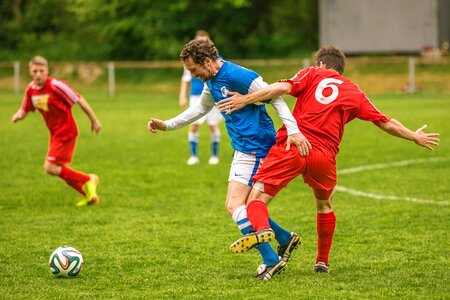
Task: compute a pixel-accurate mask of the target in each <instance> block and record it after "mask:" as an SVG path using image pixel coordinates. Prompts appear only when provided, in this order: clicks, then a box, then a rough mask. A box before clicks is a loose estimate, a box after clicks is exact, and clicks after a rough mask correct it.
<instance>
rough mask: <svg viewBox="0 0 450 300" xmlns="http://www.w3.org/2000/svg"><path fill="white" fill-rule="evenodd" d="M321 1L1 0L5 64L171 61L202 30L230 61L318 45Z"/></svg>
mask: <svg viewBox="0 0 450 300" xmlns="http://www.w3.org/2000/svg"><path fill="white" fill-rule="evenodd" d="M317 2H318V1H317V0H214V1H211V0H114V1H112V0H1V4H0V45H1V47H0V60H15V59H25V60H26V59H29V57H31V56H33V55H35V54H38V53H39V54H42V55H45V56H47V57H48V58H49V59H51V60H164V59H167V60H173V59H177V58H178V54H179V52H180V50H181V49H182V47H183V45H184V44H186V43H187V42H188V41H189V40H190V39H191V38H192V37H193V35H194V33H195V31H196V30H198V29H203V30H206V31H208V32H209V33H210V35H211V37H212V38H213V40H214V42H215V43H216V45H217V46H218V48H219V49H220V52H221V54H222V55H223V56H225V57H233V58H286V57H300V56H301V55H302V54H303V53H305V52H310V51H311V50H314V49H316V48H317V46H318V7H317V5H318V4H317Z"/></svg>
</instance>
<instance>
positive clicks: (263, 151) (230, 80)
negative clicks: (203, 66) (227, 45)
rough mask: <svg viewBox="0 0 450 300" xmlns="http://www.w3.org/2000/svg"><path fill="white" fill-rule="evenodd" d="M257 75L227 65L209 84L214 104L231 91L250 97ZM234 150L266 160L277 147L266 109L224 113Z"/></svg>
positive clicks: (229, 63) (250, 108)
mask: <svg viewBox="0 0 450 300" xmlns="http://www.w3.org/2000/svg"><path fill="white" fill-rule="evenodd" d="M258 77H260V76H259V74H258V73H256V72H254V71H252V70H249V69H246V68H243V67H241V66H238V65H236V64H234V63H231V62H228V61H225V62H224V63H223V65H222V67H221V68H220V69H219V72H218V73H217V74H216V76H215V77H214V78H212V79H210V80H208V81H207V82H206V84H207V86H208V88H209V90H210V92H211V96H212V99H213V101H214V102H215V103H217V102H219V101H220V100H222V99H225V98H228V97H229V95H228V94H227V93H228V91H232V92H239V93H241V94H247V93H248V92H249V89H250V86H251V84H252V82H253V81H254V80H255V79H257V78H258ZM222 115H223V117H224V118H225V125H226V128H227V131H228V135H229V136H230V138H231V145H232V147H233V149H235V150H238V151H240V152H243V153H246V154H252V155H256V156H257V157H265V156H266V155H267V153H268V152H269V149H270V147H272V145H273V144H274V143H275V128H274V126H273V122H272V119H271V118H270V117H269V115H268V113H267V110H266V106H265V105H264V104H262V105H255V104H249V105H246V106H244V107H243V108H241V109H239V110H237V111H235V112H233V113H231V114H229V115H227V114H225V113H223V112H222Z"/></svg>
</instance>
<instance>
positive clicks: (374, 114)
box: [356, 94, 391, 127]
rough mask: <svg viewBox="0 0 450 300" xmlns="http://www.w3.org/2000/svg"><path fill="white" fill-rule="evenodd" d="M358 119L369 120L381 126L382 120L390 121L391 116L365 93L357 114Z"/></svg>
mask: <svg viewBox="0 0 450 300" xmlns="http://www.w3.org/2000/svg"><path fill="white" fill-rule="evenodd" d="M356 117H357V118H358V119H361V120H364V121H369V122H372V123H374V124H375V125H377V126H378V127H380V122H388V121H389V120H390V119H391V118H389V117H388V116H386V115H384V114H383V113H381V112H380V111H379V110H378V109H377V108H376V107H375V105H373V104H372V102H371V101H370V100H369V98H367V97H366V96H365V95H364V94H363V95H362V99H361V106H360V109H359V112H358V115H357V116H356Z"/></svg>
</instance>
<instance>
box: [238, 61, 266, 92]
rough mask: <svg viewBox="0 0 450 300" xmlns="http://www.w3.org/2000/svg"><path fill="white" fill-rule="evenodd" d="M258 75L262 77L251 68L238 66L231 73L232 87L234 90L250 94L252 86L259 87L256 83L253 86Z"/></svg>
mask: <svg viewBox="0 0 450 300" xmlns="http://www.w3.org/2000/svg"><path fill="white" fill-rule="evenodd" d="M258 77H260V76H259V74H258V73H256V72H254V71H252V70H250V69H247V68H244V67H240V68H237V69H236V70H234V71H233V72H231V73H230V88H231V89H232V91H233V92H239V93H240V94H243V95H245V94H248V93H249V92H251V89H252V88H257V86H256V85H253V86H252V84H253V83H254V81H255V80H256V79H257V78H258ZM261 80H262V79H261Z"/></svg>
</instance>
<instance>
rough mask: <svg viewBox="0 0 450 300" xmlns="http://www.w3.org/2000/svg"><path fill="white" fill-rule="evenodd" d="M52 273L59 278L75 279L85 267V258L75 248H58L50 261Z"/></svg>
mask: <svg viewBox="0 0 450 300" xmlns="http://www.w3.org/2000/svg"><path fill="white" fill-rule="evenodd" d="M48 265H49V267H50V271H51V272H52V273H53V274H54V275H55V276H58V277H75V276H77V275H78V273H80V270H81V267H82V266H83V256H81V253H80V251H78V250H77V249H75V248H73V247H69V246H62V247H58V248H57V249H56V250H55V251H53V252H52V254H51V255H50V259H49V261H48Z"/></svg>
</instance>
